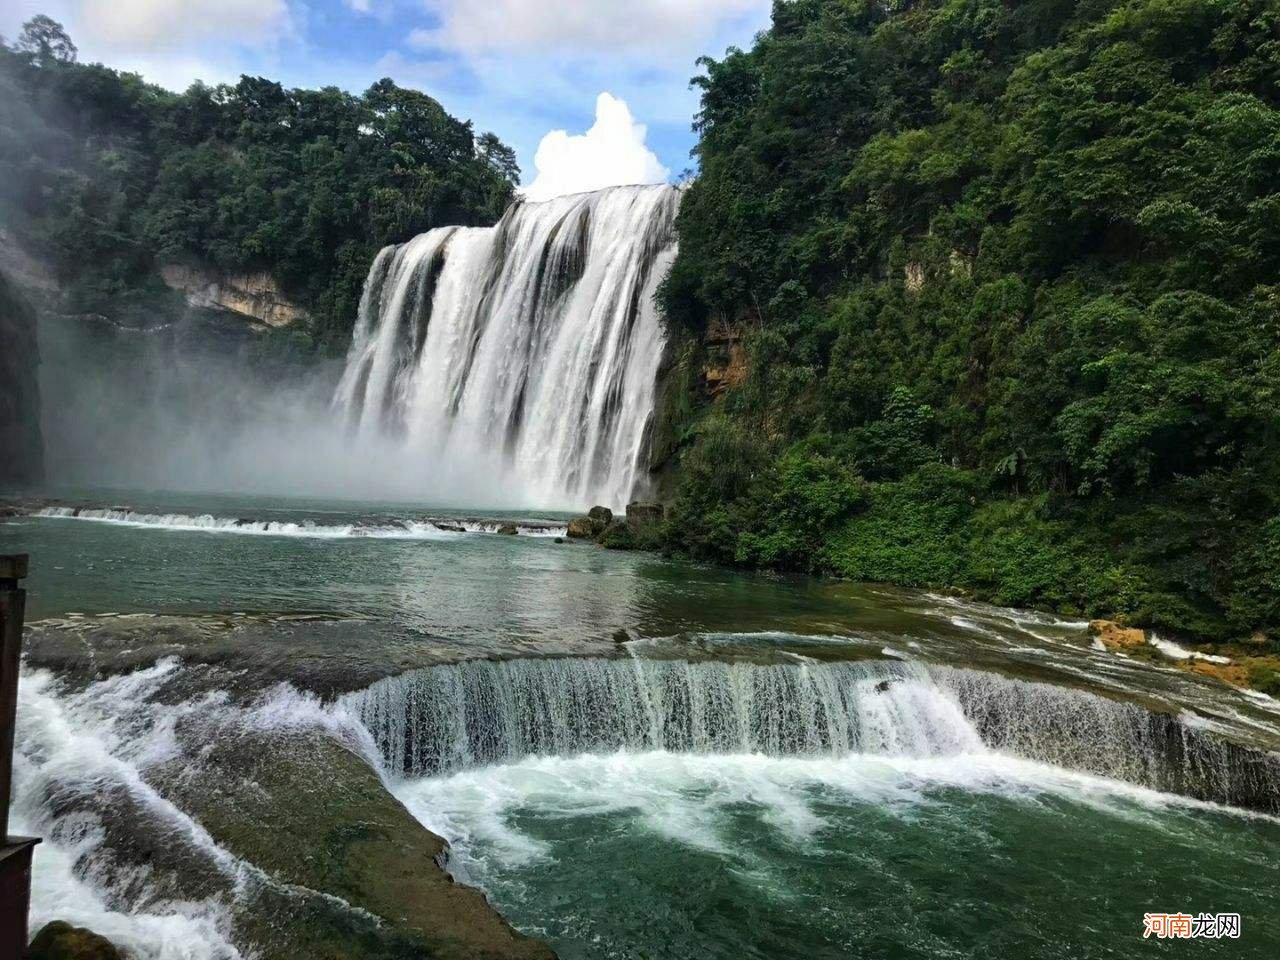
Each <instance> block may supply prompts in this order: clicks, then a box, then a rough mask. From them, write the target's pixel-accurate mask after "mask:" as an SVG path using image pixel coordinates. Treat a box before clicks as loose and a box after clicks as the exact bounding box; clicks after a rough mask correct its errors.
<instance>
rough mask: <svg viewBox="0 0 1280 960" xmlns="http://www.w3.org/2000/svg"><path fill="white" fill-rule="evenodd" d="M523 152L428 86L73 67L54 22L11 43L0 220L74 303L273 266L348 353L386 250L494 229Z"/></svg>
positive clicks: (142, 296) (152, 293) (103, 306)
mask: <svg viewBox="0 0 1280 960" xmlns="http://www.w3.org/2000/svg"><path fill="white" fill-rule="evenodd" d="M518 177H519V170H518V168H517V167H516V162H515V154H514V152H513V151H512V150H510V149H509V148H508V147H506V146H505V145H503V144H502V142H501V141H499V140H498V139H497V137H495V136H494V135H492V134H487V133H486V134H482V135H479V136H476V135H475V134H474V133H473V131H472V129H471V125H470V123H464V122H462V121H459V120H457V119H455V118H453V117H451V116H450V115H449V114H448V113H446V112H445V110H444V108H443V107H442V106H441V105H440V104H439V103H437V102H436V101H435V100H433V99H432V98H431V97H429V96H427V95H426V94H423V93H419V92H418V91H415V90H406V89H402V88H400V87H397V86H396V85H395V84H394V83H392V82H391V81H390V80H380V81H379V82H378V83H376V84H374V85H373V86H372V87H370V88H369V89H368V90H367V91H366V92H365V93H364V94H363V95H362V96H354V95H352V94H349V93H346V92H345V91H342V90H339V89H338V88H336V87H326V88H324V89H322V90H288V89H285V88H284V87H282V86H281V85H280V84H278V83H274V82H272V81H270V80H265V79H262V78H260V77H242V78H241V79H240V82H239V83H237V84H235V85H233V86H232V85H221V86H217V87H209V86H205V85H203V84H200V83H196V84H193V85H192V86H191V87H190V88H189V89H188V90H187V91H186V92H185V93H182V94H175V93H170V92H168V91H166V90H162V89H161V88H159V87H156V86H152V85H150V84H147V83H145V82H143V80H142V79H141V78H140V77H138V76H136V75H134V74H129V73H119V72H117V71H115V70H111V69H109V68H107V67H104V66H102V65H100V64H82V63H77V62H76V48H75V46H74V44H73V43H72V42H71V40H70V39H69V38H68V37H67V36H66V34H65V33H64V32H63V30H62V28H61V27H60V26H59V25H58V24H57V23H55V22H53V21H52V20H50V19H49V18H47V17H36V18H34V19H32V20H31V21H30V22H28V24H27V25H26V27H25V29H24V31H23V34H22V35H21V36H20V37H19V38H18V39H17V40H16V41H15V42H14V44H13V45H4V44H0V223H3V224H5V225H6V227H7V228H8V229H10V230H12V231H13V233H14V235H15V239H16V240H17V241H18V243H19V244H20V245H21V246H22V247H23V248H24V249H25V250H26V251H27V252H28V253H31V254H32V255H34V256H37V257H39V258H41V259H43V260H45V261H46V262H48V263H50V264H52V266H53V268H54V270H55V272H56V273H57V275H58V280H59V284H60V286H61V287H63V288H64V289H65V290H66V291H67V294H68V299H69V304H68V306H69V309H71V310H73V311H77V312H94V313H103V314H106V315H108V316H115V317H125V316H128V315H130V314H131V313H139V312H143V311H146V310H148V309H152V308H154V307H155V306H156V305H157V304H164V303H165V302H166V298H170V297H172V294H170V292H169V291H168V290H167V289H166V288H165V287H164V285H163V282H162V281H161V279H160V277H159V274H158V271H157V267H158V266H159V265H160V264H162V263H168V262H179V263H181V262H191V263H195V264H199V265H209V266H212V267H215V268H217V269H221V270H225V271H251V270H253V271H256V270H265V271H267V272H269V273H270V274H271V275H272V276H273V277H274V278H275V280H276V282H278V283H279V284H280V285H281V286H282V287H283V288H284V289H285V290H286V291H287V292H289V294H290V295H291V296H294V297H296V298H297V299H298V300H299V301H301V302H302V303H304V304H306V305H307V306H308V307H309V308H310V311H311V314H312V317H313V329H311V330H309V331H306V333H307V334H309V335H310V336H311V337H312V338H313V339H314V340H315V341H316V342H317V343H319V344H320V345H322V346H327V347H329V348H332V349H341V348H343V347H345V345H346V341H347V336H348V334H349V332H350V328H351V324H352V323H353V322H354V319H355V316H356V312H357V311H356V307H357V304H358V302H359V297H360V289H361V286H362V284H363V282H364V278H365V274H366V273H367V271H368V269H369V264H370V262H371V261H372V260H373V257H374V254H375V253H376V252H377V250H378V249H379V247H381V246H383V245H385V244H387V243H393V242H400V241H403V240H407V239H408V238H409V237H411V236H413V235H414V234H416V233H419V232H421V231H423V230H427V229H429V228H431V227H434V226H439V225H442V224H455V223H464V224H488V223H492V222H493V221H495V220H496V219H497V218H498V217H499V216H500V215H501V213H502V211H503V210H504V209H505V208H506V206H507V203H508V202H509V201H510V199H511V197H512V194H513V191H514V185H515V183H516V181H517V179H518Z"/></svg>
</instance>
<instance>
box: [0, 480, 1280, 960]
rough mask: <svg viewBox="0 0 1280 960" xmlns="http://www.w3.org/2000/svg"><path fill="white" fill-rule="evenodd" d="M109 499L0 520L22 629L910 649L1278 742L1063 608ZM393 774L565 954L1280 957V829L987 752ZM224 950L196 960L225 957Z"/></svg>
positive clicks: (842, 652) (472, 649) (296, 647)
mask: <svg viewBox="0 0 1280 960" xmlns="http://www.w3.org/2000/svg"><path fill="white" fill-rule="evenodd" d="M93 499H94V500H96V501H97V502H98V503H100V504H107V505H109V504H121V505H123V504H129V505H130V506H132V507H133V509H134V512H135V513H134V515H135V516H144V517H148V518H152V519H150V520H147V521H145V522H142V521H139V522H123V523H112V522H100V521H96V520H87V519H74V518H53V517H22V518H18V519H15V520H12V521H9V522H0V552H17V551H22V552H29V553H30V554H31V557H32V575H31V577H30V579H29V581H28V583H27V586H28V588H29V591H30V600H29V613H30V619H33V620H34V619H41V618H50V617H58V618H61V617H66V616H67V615H68V614H72V613H78V614H85V615H89V616H90V617H93V615H101V614H107V613H136V612H147V613H156V612H163V613H172V614H187V613H199V612H217V613H227V612H232V611H270V612H274V613H296V612H303V611H308V612H322V613H330V614H343V615H354V616H357V617H360V618H362V622H365V623H367V624H370V625H373V626H376V627H377V632H375V633H373V634H362V635H361V636H362V638H363V639H362V642H364V643H366V644H367V643H370V642H374V643H386V644H388V645H392V644H395V645H398V646H399V647H400V648H405V647H414V646H415V645H431V646H432V647H433V649H451V648H452V649H455V650H456V651H457V653H458V656H459V657H462V658H465V657H470V656H475V655H481V656H485V657H495V656H496V657H500V656H503V655H504V654H510V653H514V652H517V651H518V652H519V653H520V654H521V655H525V656H528V655H531V654H532V655H537V654H538V652H540V651H545V652H547V653H548V654H556V655H559V654H563V653H565V652H591V653H593V654H598V653H599V652H600V651H601V650H602V649H603V650H606V651H607V652H608V653H609V654H611V655H612V654H615V653H622V654H624V655H625V654H629V655H631V656H635V657H664V658H665V657H676V658H706V657H711V658H716V659H748V660H751V661H753V662H754V661H759V662H767V663H783V664H804V663H809V662H812V661H815V660H831V659H845V658H862V657H873V656H874V657H890V658H895V659H907V660H911V659H916V658H919V659H922V660H926V661H929V662H933V663H956V664H961V665H965V666H972V667H978V668H981V669H995V670H999V671H1001V672H1004V673H1007V674H1011V675H1014V676H1019V677H1024V676H1025V677H1031V678H1034V679H1048V680H1051V681H1053V682H1055V683H1062V684H1067V685H1070V686H1073V687H1081V686H1082V687H1086V688H1089V689H1095V690H1098V691H1100V692H1104V693H1107V694H1110V695H1125V696H1140V697H1141V698H1142V699H1143V700H1144V702H1147V701H1157V702H1161V703H1166V704H1169V705H1171V707H1170V708H1171V709H1174V710H1184V711H1186V710H1194V711H1196V713H1197V723H1199V724H1202V725H1208V726H1217V727H1220V728H1221V729H1222V730H1224V731H1226V732H1229V733H1232V734H1233V735H1237V736H1239V737H1241V738H1245V739H1248V738H1252V739H1253V740H1254V741H1255V742H1259V743H1264V742H1265V743H1271V742H1274V740H1273V739H1271V738H1274V737H1275V736H1276V735H1277V731H1280V725H1278V724H1277V718H1278V717H1280V713H1278V712H1277V707H1280V705H1276V704H1274V702H1262V701H1256V700H1254V699H1251V698H1248V697H1246V696H1245V695H1243V694H1239V693H1237V692H1234V691H1231V690H1229V689H1228V688H1225V687H1221V686H1220V685H1216V684H1212V683H1210V682H1208V681H1205V680H1203V679H1201V678H1190V677H1187V676H1186V675H1184V674H1181V673H1177V672H1174V671H1171V670H1168V671H1160V670H1152V669H1151V668H1150V667H1148V666H1145V665H1141V664H1136V663H1133V662H1131V661H1125V660H1123V659H1121V658H1117V657H1115V656H1114V655H1111V654H1108V653H1106V652H1102V651H1098V650H1096V649H1094V648H1093V647H1092V645H1091V642H1090V640H1089V638H1088V636H1087V634H1086V632H1085V630H1084V625H1083V624H1080V623H1074V622H1071V621H1069V620H1063V619H1060V618H1056V617H1052V616H1047V615H1042V614H1032V613H1020V612H1017V611H1007V610H999V609H996V608H990V607H984V606H982V605H980V604H971V603H967V602H965V601H961V600H956V599H954V598H947V597H940V596H935V595H931V594H927V593H920V592H913V591H903V590H894V589H890V588H885V587H878V586H874V585H864V584H850V583H838V582H830V581H817V580H811V579H805V578H791V577H775V576H766V575H750V574H743V573H738V572H732V571H726V570H721V569H716V568H711V567H704V566H698V565H693V564H687V563H682V562H679V561H674V560H666V559H663V558H661V557H657V556H653V555H646V554H634V553H616V552H611V551H606V550H602V549H598V548H596V547H594V546H588V545H582V544H570V543H561V544H557V543H555V542H554V540H553V539H552V537H551V536H549V535H541V536H538V535H531V533H533V532H536V531H532V530H531V531H526V532H525V533H522V534H520V535H518V536H515V537H511V536H501V535H496V534H491V533H483V532H465V533H456V532H453V531H450V530H441V529H439V527H432V526H430V525H429V524H428V525H426V526H423V524H425V523H426V518H435V519H436V520H439V521H442V522H444V525H445V526H450V525H452V523H451V522H450V520H452V521H453V522H456V521H459V520H461V519H475V518H476V516H477V515H478V514H476V513H474V512H468V511H443V510H435V509H432V508H431V507H430V505H406V504H371V503H361V504H354V503H347V502H322V501H305V502H303V501H289V500H277V499H260V498H246V497H234V498H232V497H210V496H197V495H181V496H179V495H158V494H147V493H137V492H133V493H122V492H111V493H109V494H108V493H100V494H98V495H96V496H94V497H93ZM205 516H209V517H213V518H221V519H220V520H219V522H221V521H222V520H227V521H230V522H231V523H232V524H233V526H230V527H228V526H225V525H224V526H222V527H218V528H214V529H210V528H207V526H206V528H203V529H202V528H200V526H199V523H196V522H194V521H196V520H200V518H202V517H205ZM483 516H484V517H486V518H490V519H497V518H499V517H498V515H496V514H494V513H492V512H485V513H483ZM162 517H169V518H170V519H168V520H157V519H154V518H162ZM173 517H177V518H179V519H173ZM181 518H186V519H185V520H183V519H181ZM501 519H515V520H522V521H530V522H531V521H544V522H552V523H554V522H562V521H563V520H564V519H565V518H564V517H563V516H557V515H542V516H530V515H528V514H507V515H503V516H502V517H501ZM238 520H239V521H252V522H253V524H257V525H258V526H256V527H250V526H248V525H242V526H234V523H235V522H236V521H238ZM200 522H201V523H206V521H202V520H200ZM265 524H274V525H277V526H274V527H266V526H263V525H265ZM280 524H284V525H286V527H280V526H278V525H280ZM286 528H287V529H288V531H289V532H288V533H272V532H271V531H272V530H276V531H281V530H285V529H286ZM344 531H345V532H344ZM350 629H355V627H352V628H350ZM345 630H347V628H346V627H344V626H343V625H342V623H341V622H339V623H338V624H337V625H336V626H334V625H332V624H331V625H329V626H327V627H325V628H324V629H319V628H317V629H315V630H314V631H312V630H310V629H309V628H308V626H307V624H306V623H305V622H301V623H299V624H298V626H297V627H296V629H294V630H293V631H292V632H291V633H290V634H289V643H290V644H291V646H290V647H289V648H288V649H287V650H283V651H282V653H281V654H280V657H279V660H280V662H281V663H283V664H284V667H283V668H282V669H287V667H288V664H289V663H290V662H291V661H292V659H293V658H294V657H295V656H298V655H300V654H302V653H305V654H306V655H308V656H309V657H311V658H312V659H313V660H314V659H315V658H324V657H328V656H336V655H337V654H338V653H340V652H341V651H340V649H338V648H340V647H341V646H342V645H343V644H344V643H347V642H349V640H350V635H348V634H347V633H344V631H345ZM619 631H621V633H619ZM370 637H372V639H370ZM621 640H625V641H626V642H625V643H621V644H619V641H621ZM264 642H269V641H264ZM403 660H404V658H400V660H397V662H403ZM277 666H279V664H277ZM278 672H279V671H278V670H277V671H276V673H273V674H272V676H273V677H274V676H276V675H277V674H278ZM51 705H55V701H54V700H49V702H48V703H47V704H46V707H49V708H50V709H52V706H51ZM908 719H909V718H908ZM126 748H127V744H125V745H123V746H121V745H116V744H112V745H109V749H110V750H112V751H115V750H125V754H124V755H127V749H126ZM143 753H144V755H149V753H148V752H147V751H143ZM113 762H114V761H113ZM129 762H130V763H134V762H139V763H140V762H141V761H136V760H135V759H130V761H129ZM73 768H74V763H72V764H71V766H70V767H68V769H69V770H70V769H73ZM139 769H140V770H141V771H142V775H143V776H145V768H143V767H140V768H139ZM391 785H392V788H393V789H394V791H395V792H396V794H397V795H398V796H399V797H400V798H401V800H402V801H403V802H404V803H405V804H406V806H407V807H408V808H409V809H410V810H411V812H413V813H414V814H415V816H417V817H418V818H419V819H420V820H421V821H422V822H423V823H424V824H426V825H427V826H428V827H430V828H431V829H433V830H435V831H437V832H438V833H440V834H441V835H442V836H445V837H446V838H447V839H449V840H450V841H451V842H452V843H453V846H454V860H453V866H454V868H455V869H456V870H457V871H458V874H459V876H460V877H461V878H462V879H463V880H465V881H467V882H472V883H476V884H478V885H480V886H482V887H483V888H484V889H485V890H486V891H487V892H488V894H489V895H490V896H491V898H492V899H493V900H494V902H495V904H496V905H497V906H498V907H499V908H500V909H501V910H502V911H503V912H504V913H505V914H506V916H508V917H509V918H510V919H511V920H512V922H514V923H516V924H517V925H518V926H519V927H521V928H522V929H524V930H527V931H529V932H531V933H535V934H537V935H539V936H543V937H545V938H546V939H548V940H549V941H550V942H551V943H552V944H553V945H554V946H555V948H556V949H557V951H559V953H560V954H561V956H563V957H565V958H566V960H579V958H581V960H587V958H597V957H600V958H611V957H616V958H628V960H630V958H635V960H641V958H644V960H658V958H676V957H680V958H684V957H718V958H727V960H739V958H796V960H801V958H833V960H834V958H838V957H839V958H844V957H868V958H870V957H894V958H898V957H900V958H917V957H918V958H926V957H930V958H932V957H1024V956H1025V957H1030V958H1040V957H1043V958H1057V957H1088V958H1092V957H1131V956H1140V955H1147V954H1150V955H1170V956H1173V955H1181V954H1183V953H1193V954H1194V955H1195V956H1204V957H1264V956H1265V957H1270V956H1275V955H1276V953H1277V951H1278V950H1280V919H1278V918H1277V915H1276V911H1275V890H1276V889H1278V888H1280V824H1277V822H1276V821H1274V820H1270V819H1267V818H1263V817H1259V816H1253V815H1245V814H1241V813H1236V812H1231V811H1226V810H1222V809H1215V808H1211V807H1208V806H1206V805H1197V804H1194V803H1191V802H1189V801H1182V800H1177V799H1175V798H1171V797H1167V796H1162V795H1159V794H1154V793H1150V792H1147V791H1143V790H1140V789H1137V788H1133V787H1129V786H1126V785H1123V784H1118V783H1114V782H1109V781H1104V780H1099V779H1095V778H1090V777H1086V776H1083V775H1079V774H1073V773H1067V772H1065V771H1061V770H1056V769H1054V768H1051V767H1047V766H1042V765H1038V764H1035V763H1031V762H1029V761H1025V760H1017V759H1014V758H1012V757H1008V756H1002V755H1001V754H998V753H993V752H984V753H981V754H972V755H971V754H967V753H958V754H954V755H951V756H946V757H929V758H919V757H914V758H913V757H871V756H861V755H852V756H843V757H826V758H813V757H807V758H802V757H763V756H754V755H732V754H730V755H717V756H712V755H701V754H683V755H678V754H667V753H642V752H640V753H638V752H630V753H626V752H624V753H617V754H611V755H607V756H593V755H587V756H535V757H529V758H526V759H522V760H519V761H518V762H513V763H509V764H505V765H497V766H490V767H483V768H480V769H474V770H466V771H463V772H461V773H456V774H454V775H452V776H442V777H435V778H429V779H424V780H416V781H399V780H395V779H394V776H393V777H392V780H391ZM49 847H50V850H49V852H50V853H52V852H53V851H54V846H53V844H52V843H51V844H50V845H49ZM61 855H62V854H59V856H61ZM67 856H68V857H70V856H71V855H70V854H67ZM71 862H72V861H71V860H68V863H71ZM71 869H72V868H71V867H70V866H67V867H66V870H67V871H70V870H71ZM68 875H69V874H68ZM59 876H60V877H61V876H62V875H61V874H60V875H59ZM59 882H60V883H63V881H61V880H60V881H59ZM69 883H70V881H69V880H67V881H65V883H63V886H61V887H58V889H64V888H66V885H67V884H69ZM76 889H77V890H79V888H78V887H77V888H76ZM77 895H79V894H77ZM104 896H105V895H104ZM104 902H105V903H108V904H109V903H110V902H111V900H110V897H109V896H106V898H105V900H104ZM60 909H61V908H60ZM102 909H105V908H102ZM1175 911H1182V912H1187V913H1193V914H1198V913H1200V912H1209V913H1218V912H1232V913H1239V914H1240V915H1241V929H1242V931H1243V936H1242V938H1241V939H1239V940H1223V941H1208V940H1205V941H1200V942H1197V943H1196V944H1194V945H1192V944H1186V943H1169V942H1164V943H1158V942H1155V941H1151V940H1147V941H1144V940H1143V939H1142V929H1143V923H1142V918H1143V914H1144V913H1146V912H1175ZM107 915H108V914H102V916H107ZM93 916H97V915H93ZM110 916H115V915H114V914H111V915H110ZM103 922H105V921H103ZM112 922H118V923H120V924H124V921H123V920H120V919H119V918H118V917H117V918H116V920H113V921H112ZM125 928H126V927H125V926H122V927H121V929H125ZM144 939H145V938H144ZM240 946H241V947H243V948H245V949H247V947H248V946H251V945H243V944H242V945H240ZM175 949H176V948H175ZM221 949H222V948H217V949H214V948H213V947H208V948H207V949H206V948H201V949H196V950H194V952H192V953H191V954H190V955H191V956H196V957H208V958H218V960H221V958H223V957H225V956H233V955H234V954H229V953H226V952H225V951H224V952H219V950H221ZM180 955H181V956H185V954H180V953H173V952H169V953H166V952H164V951H160V952H157V953H155V954H154V956H155V957H157V958H159V960H170V958H174V960H176V958H177V957H178V956H180Z"/></svg>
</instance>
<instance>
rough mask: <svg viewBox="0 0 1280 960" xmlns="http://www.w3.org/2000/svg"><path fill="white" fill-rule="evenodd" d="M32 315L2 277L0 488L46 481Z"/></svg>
mask: <svg viewBox="0 0 1280 960" xmlns="http://www.w3.org/2000/svg"><path fill="white" fill-rule="evenodd" d="M39 365H40V351H39V347H38V345H37V342H36V316H35V311H34V310H32V309H31V307H30V305H28V304H27V303H26V301H24V300H23V299H22V298H21V297H20V296H19V295H18V293H17V291H16V290H15V289H14V287H13V285H12V284H11V283H10V282H9V280H8V279H7V278H6V277H5V276H4V275H3V274H0V487H26V486H30V485H32V484H35V483H39V482H40V481H41V480H43V479H44V442H43V438H42V436H41V433H40V384H39V380H38V378H37V370H38V368H39Z"/></svg>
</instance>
